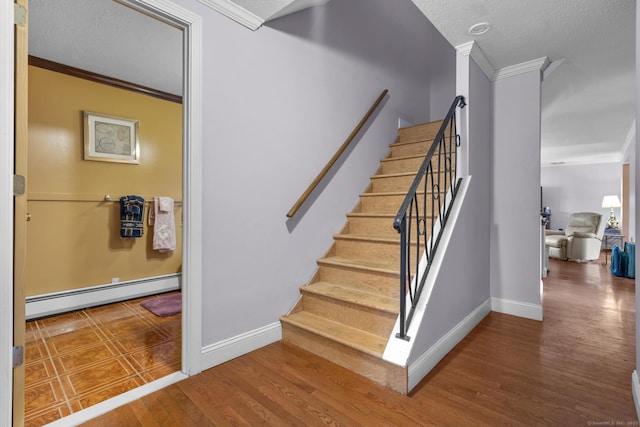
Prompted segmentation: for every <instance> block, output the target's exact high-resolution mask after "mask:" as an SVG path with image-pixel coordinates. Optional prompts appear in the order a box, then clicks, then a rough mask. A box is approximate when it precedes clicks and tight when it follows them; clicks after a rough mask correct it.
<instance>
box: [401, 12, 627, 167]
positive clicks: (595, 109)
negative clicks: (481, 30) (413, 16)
mask: <svg viewBox="0 0 640 427" xmlns="http://www.w3.org/2000/svg"><path fill="white" fill-rule="evenodd" d="M413 2H414V3H415V4H416V5H417V6H418V7H419V8H420V10H421V11H422V12H423V13H424V14H425V15H426V16H427V17H428V18H429V20H430V21H431V22H432V23H433V24H434V25H435V26H436V28H438V30H439V31H440V32H441V33H442V34H443V35H444V37H446V39H447V40H448V41H449V42H450V43H451V44H452V45H453V46H459V45H461V44H463V43H466V42H469V41H472V40H475V41H476V43H477V44H478V46H479V47H480V48H481V50H482V51H483V52H484V54H485V56H486V57H487V58H488V59H489V61H490V62H491V64H492V65H493V67H494V68H496V69H499V68H503V67H506V66H510V65H515V64H519V63H522V62H526V61H529V60H532V59H537V58H540V57H544V56H547V57H548V58H549V59H550V60H551V61H559V62H557V63H556V64H554V65H557V68H555V70H554V71H553V72H552V73H551V74H550V76H549V77H548V78H546V79H545V81H544V82H543V84H542V104H543V105H542V163H543V164H549V163H562V162H565V163H584V162H601V161H619V160H621V156H622V150H623V149H624V145H625V142H626V141H627V137H628V135H629V134H630V131H633V129H634V126H635V124H634V116H635V103H634V87H635V80H634V75H635V1H634V0H606V1H603V0H561V1H558V0H536V1H526V0H413ZM479 22H488V23H490V24H491V25H492V28H491V30H490V31H489V32H488V33H486V34H484V35H481V36H476V37H472V36H470V35H468V34H467V30H468V29H469V27H471V26H472V25H473V24H476V23H479ZM560 61H561V62H560ZM514 108H517V100H515V101H514Z"/></svg>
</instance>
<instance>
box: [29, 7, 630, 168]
mask: <svg viewBox="0 0 640 427" xmlns="http://www.w3.org/2000/svg"><path fill="white" fill-rule="evenodd" d="M201 1H202V0H201ZM327 1H328V0H235V1H234V2H233V3H235V5H237V6H240V7H241V8H243V9H246V10H247V11H249V12H250V13H251V14H253V15H255V16H256V17H258V18H260V19H261V20H263V21H268V20H269V19H275V18H277V17H279V16H282V15H285V14H289V13H294V12H296V11H298V10H301V9H303V8H307V7H311V6H314V5H319V4H323V3H326V2H327ZM338 1H340V0H338ZM389 1H391V0H389ZM394 1H398V0H394ZM404 1H408V0H404ZM412 1H413V2H414V3H415V4H416V6H417V7H418V8H419V9H420V10H421V11H422V12H423V13H424V15H425V16H427V17H428V19H429V20H430V21H431V22H432V23H433V24H434V25H435V26H436V28H437V29H438V30H439V31H440V32H441V33H442V34H443V36H444V37H445V38H446V39H447V40H448V41H449V42H450V43H451V44H452V45H453V46H459V45H461V44H464V43H466V42H469V41H472V40H475V42H476V43H477V45H478V46H479V47H480V49H481V50H482V51H483V53H484V54H485V56H486V57H487V59H488V60H489V62H490V63H491V65H492V67H493V68H494V69H500V68H503V67H507V66H511V65H516V64H519V63H523V62H526V61H530V60H533V59H538V58H541V57H545V56H546V57H548V58H549V59H550V60H551V61H555V62H554V63H552V65H551V66H550V67H549V70H551V69H553V72H552V73H550V75H549V76H548V77H547V78H545V81H544V83H543V85H542V104H543V105H542V153H541V154H542V163H543V164H551V163H562V162H564V163H587V162H603V161H620V160H621V158H622V153H623V150H624V149H625V143H627V140H628V139H629V136H630V135H631V136H633V131H634V129H635V123H634V116H635V103H634V99H635V98H634V84H635V78H634V75H635V1H634V0H536V1H527V0H412ZM211 2H215V3H224V2H227V0H208V1H207V2H205V1H203V3H211ZM227 3H228V2H227ZM29 8H30V11H29V13H30V27H29V51H30V53H31V54H32V55H35V56H39V57H42V58H45V59H50V60H53V61H56V62H61V63H64V64H67V65H71V66H74V67H78V68H83V69H87V70H89V71H93V72H96V73H101V74H105V75H109V76H112V77H116V78H120V79H122V80H127V81H132V82H134V83H139V84H142V85H144V86H149V87H154V88H157V89H160V90H163V91H166V92H169V93H173V94H180V93H181V64H182V62H181V61H182V59H181V43H182V33H181V32H180V31H179V30H177V29H175V28H172V27H170V26H167V25H164V24H161V23H159V22H158V21H156V20H154V19H152V18H148V17H145V16H142V15H140V14H138V13H137V12H134V11H132V10H130V9H127V8H124V7H123V6H121V5H119V4H117V3H115V2H113V1H108V0H83V1H77V0H30V1H29ZM69 11H72V12H69ZM114 16H117V19H115V18H114ZM478 22H489V23H490V24H491V25H492V29H491V30H490V31H489V32H488V33H487V34H485V35H481V36H475V37H472V36H470V35H468V34H467V29H468V28H469V27H470V26H471V25H473V24H476V23H478ZM354 25H355V23H354ZM153 43H161V44H162V48H161V49H153V48H150V46H153ZM157 70H161V72H160V73H158V72H157ZM517 102H518V101H517V99H515V100H514V104H513V105H514V108H517ZM514 137H517V135H514Z"/></svg>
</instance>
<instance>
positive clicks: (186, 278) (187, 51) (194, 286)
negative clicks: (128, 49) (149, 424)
mask: <svg viewBox="0 0 640 427" xmlns="http://www.w3.org/2000/svg"><path fill="white" fill-rule="evenodd" d="M122 3H123V4H125V5H127V6H129V7H131V8H133V9H136V10H138V11H141V12H144V13H146V14H148V15H151V16H153V17H155V18H156V19H160V20H162V21H163V22H166V23H169V24H170V25H173V26H176V27H178V28H181V29H182V30H183V31H184V33H185V37H184V87H185V88H186V90H185V93H184V99H185V102H184V109H183V131H182V133H183V141H184V147H183V153H184V155H183V194H184V199H183V200H184V207H183V209H184V213H183V218H184V225H185V227H184V229H183V233H182V235H183V242H184V252H183V264H182V270H183V271H182V278H183V288H184V290H185V292H184V293H183V296H182V299H183V301H182V302H183V310H184V313H185V315H184V316H183V319H182V330H183V331H185V333H184V334H183V336H182V373H179V374H177V375H173V376H172V378H169V379H164V381H160V382H159V383H158V382H154V383H150V384H147V385H145V386H143V387H140V389H136V393H135V394H129V395H128V397H127V398H130V399H134V398H136V396H137V397H139V396H141V395H144V394H146V393H149V392H152V391H153V390H154V389H157V388H161V387H163V386H165V385H167V383H170V382H175V381H177V380H179V379H180V378H183V377H184V376H185V375H192V374H195V373H198V372H199V371H200V363H201V361H200V354H201V350H200V348H201V344H200V331H201V321H200V318H201V308H200V304H199V300H200V293H201V291H200V290H201V280H200V276H201V264H202V263H201V240H200V237H199V235H200V230H201V224H202V219H201V183H200V177H201V174H202V170H201V169H202V167H201V164H200V163H199V162H200V151H201V138H200V126H201V118H200V114H201V113H200V98H199V97H200V88H201V69H200V63H201V52H200V50H199V49H194V45H195V46H199V45H200V43H201V37H202V29H201V22H200V18H199V17H198V16H196V15H194V14H192V13H190V12H189V11H186V10H184V9H181V8H179V7H177V6H175V5H173V4H171V3H169V2H167V1H161V0H147V1H136V0H131V1H123V2H122ZM6 25H7V23H6V22H4V21H3V22H2V23H1V24H0V30H1V31H2V34H3V35H4V34H7V35H11V37H8V41H9V42H11V43H13V36H12V33H13V28H11V26H10V27H9V28H6ZM3 47H4V44H3ZM3 51H4V50H3ZM8 62H9V63H11V62H12V61H8ZM3 71H4V70H3ZM14 73H15V71H14V72H13V73H12V72H7V73H4V72H3V73H2V74H1V75H0V82H1V83H2V84H3V87H5V86H7V87H11V85H12V80H13V75H14ZM4 107H7V108H6V109H5V108H4ZM5 113H8V114H5ZM13 114H14V111H13V110H12V108H11V107H10V106H9V105H6V106H5V105H4V103H3V111H2V122H3V123H4V121H8V119H9V118H10V119H11V122H12V121H13ZM6 129H8V131H9V133H8V134H5V133H3V134H2V137H3V139H7V140H12V139H13V135H12V131H13V127H12V126H8V127H7V128H6ZM3 147H4V148H3V154H6V155H3V156H2V157H3V158H4V159H7V162H8V163H11V160H10V159H13V150H14V147H12V144H3ZM12 169H13V168H8V169H6V170H12ZM7 188H9V186H6V188H5V187H3V190H2V191H7ZM5 195H6V196H7V198H9V194H5ZM9 200H10V198H9ZM2 207H3V208H6V207H7V206H5V205H3V206H2ZM2 215H3V219H4V218H5V216H6V215H8V212H7V211H6V210H5V211H3V212H2ZM11 216H12V215H11ZM11 216H9V217H8V218H7V219H8V220H7V221H6V224H8V225H11V224H12V223H13V221H12V220H11ZM4 241H5V242H11V239H6V240H4ZM10 246H11V244H10V243H9V245H6V244H5V245H4V246H3V247H2V249H1V250H0V259H1V260H2V263H3V265H4V264H6V263H7V262H11V260H12V253H11V250H12V249H10ZM5 271H7V270H5ZM11 282H12V281H11V280H8V281H3V282H2V283H3V285H2V292H3V293H5V294H6V295H8V296H9V298H3V299H2V304H3V308H6V309H7V310H4V313H8V314H9V315H12V314H14V313H13V310H12V309H11V307H10V305H9V306H5V305H6V303H7V302H10V301H11V299H12V296H13V294H14V289H13V286H11V285H10V284H11ZM18 286H19V284H18ZM10 323H15V324H20V323H22V324H24V318H22V319H19V318H18V319H16V318H14V319H13V322H8V323H5V325H7V326H8V324H10ZM10 336H11V331H8V330H3V332H2V338H3V341H6V340H7V339H8V338H10ZM3 366H8V364H6V365H5V364H3ZM3 369H6V368H3ZM6 374H7V372H5V375H3V377H4V378H7V377H8V378H11V373H8V375H6ZM8 388H9V387H8ZM11 400H12V395H10V394H4V395H3V397H2V402H0V405H1V406H2V407H3V408H7V407H9V408H10V407H11ZM104 403H107V404H108V401H107V402H104ZM107 406H108V405H107ZM104 408H105V405H102V406H101V409H100V410H101V411H104ZM90 409H91V408H90ZM1 412H2V414H3V417H5V416H6V417H9V419H8V420H7V419H3V421H8V422H7V424H9V423H11V418H10V417H11V415H10V414H11V412H10V411H1ZM77 415H78V416H77V417H75V418H74V422H79V421H81V420H82V419H83V418H82V417H83V416H84V417H85V418H84V419H89V418H90V417H91V416H92V415H91V414H90V413H88V414H85V415H81V413H78V414H77ZM13 421H14V422H15V423H16V424H20V420H19V414H16V416H15V417H14V418H13Z"/></svg>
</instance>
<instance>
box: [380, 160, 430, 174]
mask: <svg viewBox="0 0 640 427" xmlns="http://www.w3.org/2000/svg"><path fill="white" fill-rule="evenodd" d="M422 162H424V157H423V156H420V157H411V158H408V159H399V160H385V161H383V162H382V168H381V171H380V173H381V174H391V173H404V172H412V171H416V172H417V171H418V169H420V166H422Z"/></svg>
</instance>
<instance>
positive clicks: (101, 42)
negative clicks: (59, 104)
mask: <svg viewBox="0 0 640 427" xmlns="http://www.w3.org/2000/svg"><path fill="white" fill-rule="evenodd" d="M29 54H30V55H33V56H37V57H39V58H44V59H48V60H50V61H55V62H59V63H61V64H65V65H69V66H72V67H76V68H80V69H83V70H87V71H92V72H94V73H98V74H103V75H105V76H109V77H114V78H118V79H121V80H125V81H129V82H132V83H137V84H140V85H142V86H147V87H150V88H153V89H157V90H161V91H164V92H168V93H172V94H174V95H182V30H178V29H176V28H174V27H172V26H170V25H167V24H164V23H162V22H160V21H157V20H156V19H154V18H150V17H148V16H146V15H143V14H141V13H139V12H136V11H135V10H133V9H130V8H128V7H125V6H123V5H121V4H118V3H116V2H114V1H111V0H82V1H78V0H29Z"/></svg>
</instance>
